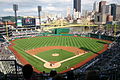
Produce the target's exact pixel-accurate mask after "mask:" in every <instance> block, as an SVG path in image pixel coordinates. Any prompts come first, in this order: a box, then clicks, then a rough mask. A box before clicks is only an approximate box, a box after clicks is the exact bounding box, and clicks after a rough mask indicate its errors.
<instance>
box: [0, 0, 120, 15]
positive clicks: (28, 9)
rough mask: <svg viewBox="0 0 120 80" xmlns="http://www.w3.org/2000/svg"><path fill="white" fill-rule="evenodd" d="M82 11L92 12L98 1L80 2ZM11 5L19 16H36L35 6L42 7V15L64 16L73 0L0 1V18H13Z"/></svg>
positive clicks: (84, 0)
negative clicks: (16, 6) (15, 5)
mask: <svg viewBox="0 0 120 80" xmlns="http://www.w3.org/2000/svg"><path fill="white" fill-rule="evenodd" d="M81 1H82V10H83V9H84V10H92V9H93V7H92V6H93V3H94V2H95V1H97V2H99V1H100V0H81ZM106 1H107V2H108V3H112V2H114V3H120V1H119V0H106ZM13 4H18V6H19V7H18V15H19V16H37V15H38V14H37V6H38V5H40V6H42V13H44V12H49V13H62V14H66V11H67V8H68V7H69V8H70V9H71V10H73V0H0V16H13V15H14V12H13Z"/></svg>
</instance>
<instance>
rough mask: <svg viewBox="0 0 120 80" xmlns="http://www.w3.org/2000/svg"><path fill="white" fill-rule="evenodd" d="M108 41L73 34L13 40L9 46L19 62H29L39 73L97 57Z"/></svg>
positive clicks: (81, 63) (79, 63)
mask: <svg viewBox="0 0 120 80" xmlns="http://www.w3.org/2000/svg"><path fill="white" fill-rule="evenodd" d="M109 43H110V42H109V41H104V40H99V39H93V38H84V37H75V36H69V37H68V36H49V37H47V36H44V37H32V38H29V39H28V38H24V39H16V40H13V41H11V44H12V45H10V46H9V49H10V50H11V51H13V52H14V54H15V55H16V56H17V58H18V59H19V60H20V61H21V63H23V64H26V63H30V64H31V65H33V66H34V69H35V70H36V71H38V72H42V71H43V70H44V71H46V72H49V71H50V70H51V69H56V70H57V71H58V72H60V73H63V72H66V71H69V70H70V69H71V68H73V69H74V68H78V67H80V66H82V65H83V64H85V63H87V62H88V61H90V60H91V59H93V58H94V57H96V56H98V55H99V54H101V53H102V52H104V51H105V50H107V45H108V44H109ZM66 67H67V68H66Z"/></svg>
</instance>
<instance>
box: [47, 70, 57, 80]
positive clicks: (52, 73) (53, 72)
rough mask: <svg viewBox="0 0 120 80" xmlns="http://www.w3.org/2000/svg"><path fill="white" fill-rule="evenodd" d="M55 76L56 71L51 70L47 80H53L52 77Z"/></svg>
mask: <svg viewBox="0 0 120 80" xmlns="http://www.w3.org/2000/svg"><path fill="white" fill-rule="evenodd" d="M56 75H57V71H56V70H51V71H50V78H49V79H48V80H53V77H55V76H56Z"/></svg>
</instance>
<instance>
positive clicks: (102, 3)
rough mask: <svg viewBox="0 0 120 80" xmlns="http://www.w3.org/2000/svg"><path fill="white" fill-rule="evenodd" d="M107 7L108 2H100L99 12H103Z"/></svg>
mask: <svg viewBox="0 0 120 80" xmlns="http://www.w3.org/2000/svg"><path fill="white" fill-rule="evenodd" d="M104 5H106V1H101V2H99V12H100V13H101V12H102V6H104Z"/></svg>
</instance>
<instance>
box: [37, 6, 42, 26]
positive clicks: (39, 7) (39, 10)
mask: <svg viewBox="0 0 120 80" xmlns="http://www.w3.org/2000/svg"><path fill="white" fill-rule="evenodd" d="M41 11H42V7H41V6H38V17H39V24H40V27H41V17H40V12H41Z"/></svg>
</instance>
